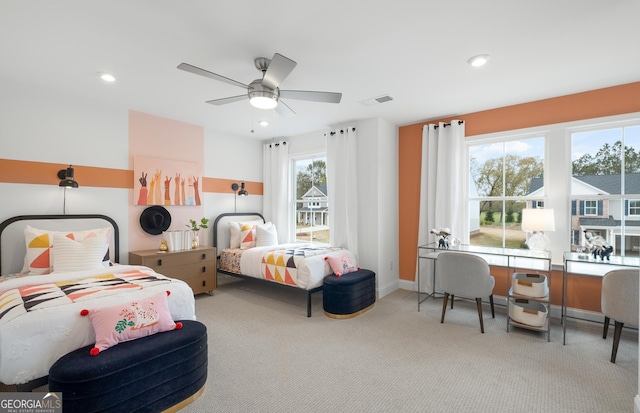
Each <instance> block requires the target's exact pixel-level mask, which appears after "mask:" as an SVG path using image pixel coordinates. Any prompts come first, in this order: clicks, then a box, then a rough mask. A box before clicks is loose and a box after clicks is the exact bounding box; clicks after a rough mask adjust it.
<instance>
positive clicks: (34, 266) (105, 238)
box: [22, 225, 111, 275]
mask: <svg viewBox="0 0 640 413" xmlns="http://www.w3.org/2000/svg"><path fill="white" fill-rule="evenodd" d="M55 234H61V235H64V236H66V237H67V238H69V239H72V240H75V241H80V240H86V239H96V240H100V241H102V242H103V243H104V244H105V245H106V246H107V248H106V253H105V254H104V258H103V260H102V261H103V265H105V264H106V265H107V266H108V262H107V263H105V262H104V261H105V260H106V261H108V260H109V257H108V255H109V251H108V250H109V242H110V240H111V228H109V227H106V228H97V229H89V230H83V231H69V232H67V231H49V230H44V229H38V228H34V227H32V226H30V225H27V226H25V228H24V236H25V243H26V247H27V252H26V254H25V259H24V267H23V268H22V273H25V274H29V275H44V274H49V273H51V272H52V271H53V255H54V253H55V249H54V242H53V239H54V235H55Z"/></svg>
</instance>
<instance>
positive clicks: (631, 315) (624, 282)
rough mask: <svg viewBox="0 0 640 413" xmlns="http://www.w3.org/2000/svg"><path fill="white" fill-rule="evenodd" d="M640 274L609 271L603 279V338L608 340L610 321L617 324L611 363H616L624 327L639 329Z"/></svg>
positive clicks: (630, 271) (633, 271)
mask: <svg viewBox="0 0 640 413" xmlns="http://www.w3.org/2000/svg"><path fill="white" fill-rule="evenodd" d="M639 277H640V272H639V271H638V270H633V269H625V270H613V271H609V272H608V273H606V274H605V275H604V278H602V303H601V306H602V312H603V313H604V330H603V332H602V338H607V331H608V330H609V320H613V321H614V323H615V331H614V333H613V349H612V350H611V362H612V363H615V362H616V354H617V353H618V344H619V343H620V334H621V333H622V327H623V326H624V325H630V326H633V327H638V278H639Z"/></svg>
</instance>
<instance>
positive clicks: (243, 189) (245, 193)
mask: <svg viewBox="0 0 640 413" xmlns="http://www.w3.org/2000/svg"><path fill="white" fill-rule="evenodd" d="M247 195H249V192H247V190H246V189H245V187H244V182H242V183H241V184H240V190H239V191H238V196H247Z"/></svg>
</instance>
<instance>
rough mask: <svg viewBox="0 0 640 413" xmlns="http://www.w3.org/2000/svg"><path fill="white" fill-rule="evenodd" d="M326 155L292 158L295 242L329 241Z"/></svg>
mask: <svg viewBox="0 0 640 413" xmlns="http://www.w3.org/2000/svg"><path fill="white" fill-rule="evenodd" d="M326 160H327V158H326V156H325V155H324V154H319V155H315V156H307V157H304V158H296V159H293V161H292V164H293V171H294V185H293V188H295V191H294V194H293V202H294V204H295V208H294V209H295V224H296V225H295V228H296V241H299V242H324V243H328V242H329V204H328V196H327V163H326Z"/></svg>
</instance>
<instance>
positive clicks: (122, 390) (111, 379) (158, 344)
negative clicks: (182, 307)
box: [49, 320, 208, 413]
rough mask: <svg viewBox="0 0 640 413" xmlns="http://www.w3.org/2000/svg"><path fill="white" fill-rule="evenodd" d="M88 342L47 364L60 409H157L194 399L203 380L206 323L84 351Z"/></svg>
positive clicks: (186, 324)
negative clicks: (101, 348) (94, 351)
mask: <svg viewBox="0 0 640 413" xmlns="http://www.w3.org/2000/svg"><path fill="white" fill-rule="evenodd" d="M92 348H93V344H92V345H90V346H86V347H83V348H81V349H78V350H75V351H72V352H71V353H69V354H67V355H65V356H62V357H61V358H60V359H58V361H56V362H55V363H54V365H53V366H52V367H51V369H50V370H49V391H52V392H60V393H62V408H63V410H64V411H65V412H82V413H90V412H118V413H121V412H161V411H163V410H166V409H168V408H171V407H173V406H176V407H181V406H183V405H187V404H189V403H190V402H191V401H193V400H195V399H196V398H197V396H199V395H200V392H201V391H202V390H204V384H205V382H206V381H207V363H208V360H207V359H208V357H207V354H208V352H207V328H206V327H205V325H204V324H202V323H199V322H197V321H188V320H185V321H182V328H181V329H177V330H171V331H166V332H163V333H157V334H154V335H152V336H147V337H143V338H139V339H137V340H132V341H126V342H124V343H120V344H118V345H116V346H114V347H111V348H109V349H107V350H104V351H102V352H100V354H98V355H97V356H91V355H89V351H90V350H91V349H92Z"/></svg>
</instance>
